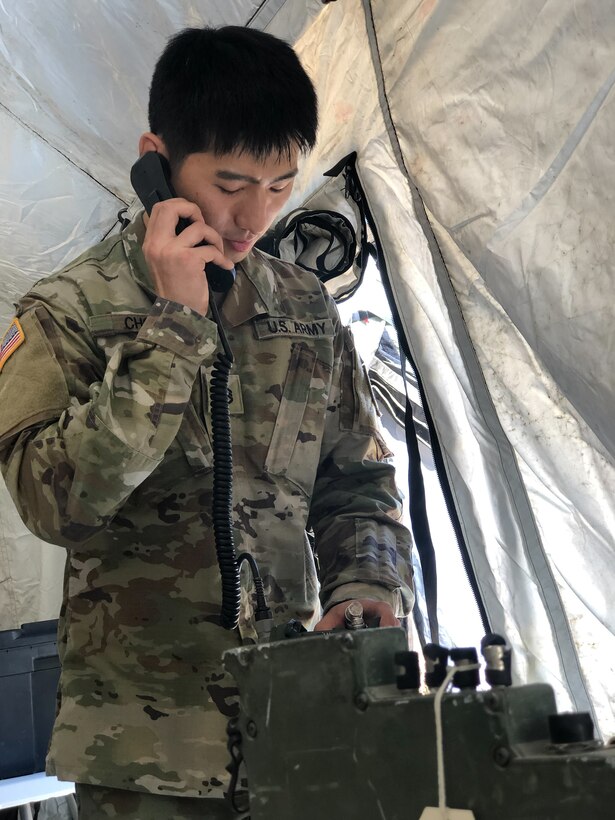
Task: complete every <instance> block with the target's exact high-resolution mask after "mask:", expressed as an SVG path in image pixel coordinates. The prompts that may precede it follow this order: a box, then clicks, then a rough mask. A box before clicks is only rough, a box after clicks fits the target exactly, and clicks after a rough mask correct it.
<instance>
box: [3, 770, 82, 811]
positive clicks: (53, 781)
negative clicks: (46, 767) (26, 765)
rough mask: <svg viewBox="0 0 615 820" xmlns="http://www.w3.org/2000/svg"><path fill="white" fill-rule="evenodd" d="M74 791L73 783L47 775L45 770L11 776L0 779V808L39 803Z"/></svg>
mask: <svg viewBox="0 0 615 820" xmlns="http://www.w3.org/2000/svg"><path fill="white" fill-rule="evenodd" d="M74 791H75V784H74V783H69V782H67V781H64V780H58V778H57V777H47V775H46V774H45V772H37V773H36V774H26V775H24V776H23V777H11V778H9V779H8V780H0V809H10V808H12V807H13V806H23V805H24V803H40V802H41V801H42V800H47V799H49V798H50V797H62V795H64V794H72V793H73V792H74Z"/></svg>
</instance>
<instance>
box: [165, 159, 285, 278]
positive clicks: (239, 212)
mask: <svg viewBox="0 0 615 820" xmlns="http://www.w3.org/2000/svg"><path fill="white" fill-rule="evenodd" d="M297 156H298V150H297V149H296V148H294V149H293V150H292V151H291V153H290V156H278V154H277V153H276V154H272V155H270V156H269V157H267V158H266V159H265V160H257V159H254V157H253V156H251V155H250V154H247V153H240V152H239V151H236V152H233V153H231V154H223V155H221V156H217V155H216V154H212V153H210V152H201V153H196V154H188V156H187V157H186V158H185V159H184V160H183V162H182V163H181V165H180V166H179V168H178V169H177V170H176V171H175V173H174V174H173V187H174V188H175V191H176V193H177V195H178V196H181V197H184V198H185V199H188V200H190V201H191V202H195V203H196V204H197V205H198V206H199V208H200V209H201V213H202V214H203V219H204V220H205V222H206V223H207V224H208V225H209V226H210V227H212V228H213V229H214V230H216V231H217V232H218V233H219V234H220V236H221V237H222V239H223V241H224V255H225V256H227V257H228V258H229V259H230V260H231V261H232V262H234V263H237V262H241V260H242V259H245V257H246V256H247V255H248V253H249V252H250V250H251V248H252V247H253V245H254V243H255V242H256V241H257V240H258V239H259V238H260V237H261V236H262V235H263V234H264V233H265V231H266V230H267V229H268V228H269V226H270V225H271V224H272V222H273V221H274V219H275V217H276V216H277V214H278V213H279V211H280V209H281V208H282V206H283V205H284V203H285V202H286V200H287V199H288V198H289V196H290V194H291V191H292V189H293V184H294V179H295V176H296V174H297Z"/></svg>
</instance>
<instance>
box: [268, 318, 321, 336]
mask: <svg viewBox="0 0 615 820" xmlns="http://www.w3.org/2000/svg"><path fill="white" fill-rule="evenodd" d="M254 330H255V332H256V337H257V338H258V339H271V338H273V337H274V336H301V337H306V336H307V337H309V338H311V339H319V338H320V339H322V338H325V337H327V336H333V322H332V321H331V319H314V320H313V321H311V322H300V321H299V320H298V319H285V318H281V317H277V316H268V317H267V318H265V319H256V320H255V322H254Z"/></svg>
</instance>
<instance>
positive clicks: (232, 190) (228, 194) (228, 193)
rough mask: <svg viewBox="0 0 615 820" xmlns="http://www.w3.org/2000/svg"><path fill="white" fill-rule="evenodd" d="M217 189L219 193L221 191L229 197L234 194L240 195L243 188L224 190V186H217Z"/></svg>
mask: <svg viewBox="0 0 615 820" xmlns="http://www.w3.org/2000/svg"><path fill="white" fill-rule="evenodd" d="M216 188H217V189H218V190H219V191H221V192H222V193H223V194H226V195H227V196H232V195H233V194H238V193H239V191H241V188H234V189H231V188H223V187H222V185H216Z"/></svg>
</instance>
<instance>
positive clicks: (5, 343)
mask: <svg viewBox="0 0 615 820" xmlns="http://www.w3.org/2000/svg"><path fill="white" fill-rule="evenodd" d="M25 341H26V335H25V333H24V332H23V329H22V327H21V325H20V323H19V319H13V321H12V322H11V324H10V325H9V329H8V330H7V331H6V333H5V334H4V336H3V337H2V341H1V342H0V371H2V368H3V367H4V363H5V362H6V361H7V360H8V359H9V357H10V356H12V355H13V353H14V352H15V351H16V350H17V348H18V347H19V345H21V344H23V342H25Z"/></svg>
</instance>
